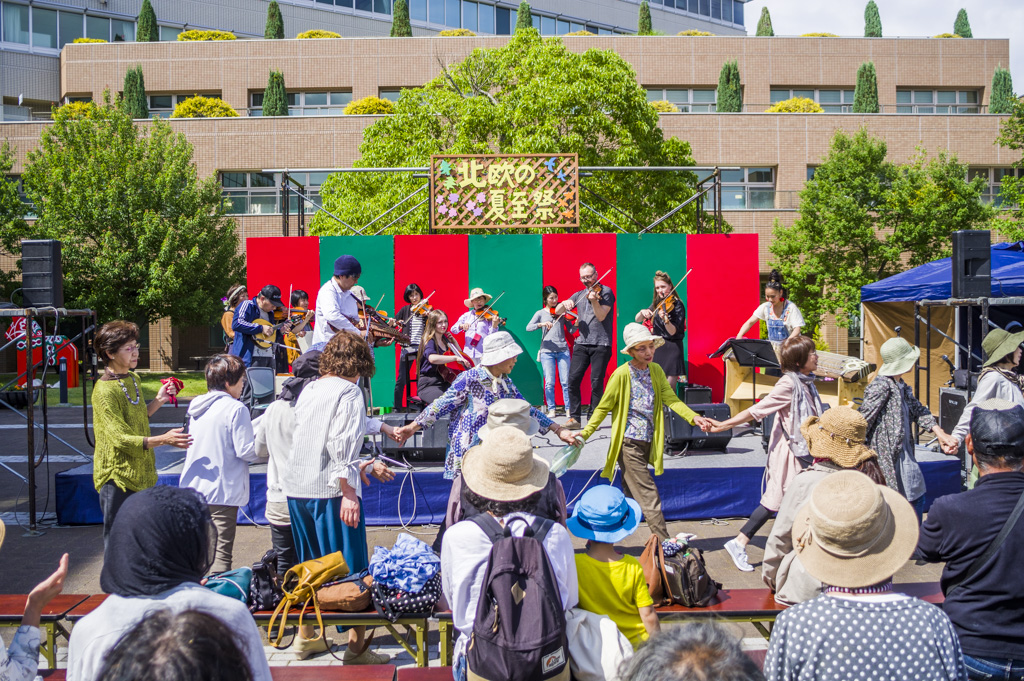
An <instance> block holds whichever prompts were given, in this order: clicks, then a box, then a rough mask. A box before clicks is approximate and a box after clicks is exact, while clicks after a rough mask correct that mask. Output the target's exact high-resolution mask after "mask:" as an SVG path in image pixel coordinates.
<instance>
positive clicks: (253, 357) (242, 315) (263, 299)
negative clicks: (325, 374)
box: [230, 284, 291, 404]
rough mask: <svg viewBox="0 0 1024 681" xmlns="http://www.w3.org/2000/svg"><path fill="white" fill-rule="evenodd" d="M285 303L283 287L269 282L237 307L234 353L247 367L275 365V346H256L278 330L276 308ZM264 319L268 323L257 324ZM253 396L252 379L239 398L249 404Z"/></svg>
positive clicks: (286, 331)
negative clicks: (282, 299) (275, 326)
mask: <svg viewBox="0 0 1024 681" xmlns="http://www.w3.org/2000/svg"><path fill="white" fill-rule="evenodd" d="M283 307H284V303H283V302H281V289H279V288H278V287H276V286H274V285H273V284H267V285H266V286H264V287H263V288H262V289H260V292H259V293H257V294H256V295H255V296H254V297H253V298H251V299H249V300H245V301H243V302H242V303H241V304H240V305H239V306H238V308H237V309H236V310H235V317H234V319H233V320H232V322H231V328H232V329H234V331H235V340H234V341H233V342H232V343H231V353H230V354H232V355H235V356H236V357H238V358H240V359H241V360H242V363H243V364H245V366H246V368H249V367H271V368H273V366H274V346H273V345H268V347H265V348H261V347H260V346H258V345H256V339H257V338H259V339H260V340H264V341H270V340H271V339H272V338H273V337H274V334H275V333H276V331H275V330H274V327H273V319H274V318H273V314H274V310H277V309H279V308H283ZM257 319H262V320H264V321H265V322H266V324H265V325H264V324H257V323H256V321H255V320H257ZM281 331H282V332H283V333H288V332H289V331H291V325H289V324H287V323H285V324H284V326H282V327H281ZM251 395H252V387H251V386H250V385H249V381H248V380H247V381H246V382H245V387H244V388H242V394H241V396H240V397H239V400H240V401H241V402H242V404H248V403H249V397H250V396H251Z"/></svg>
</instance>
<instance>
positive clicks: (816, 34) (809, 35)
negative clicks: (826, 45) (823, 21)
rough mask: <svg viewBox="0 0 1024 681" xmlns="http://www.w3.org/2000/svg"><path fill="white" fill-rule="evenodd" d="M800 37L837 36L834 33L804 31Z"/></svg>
mask: <svg viewBox="0 0 1024 681" xmlns="http://www.w3.org/2000/svg"><path fill="white" fill-rule="evenodd" d="M800 37H802V38H838V37H839V36H837V35H836V34H835V33H804V34H803V35H801V36H800Z"/></svg>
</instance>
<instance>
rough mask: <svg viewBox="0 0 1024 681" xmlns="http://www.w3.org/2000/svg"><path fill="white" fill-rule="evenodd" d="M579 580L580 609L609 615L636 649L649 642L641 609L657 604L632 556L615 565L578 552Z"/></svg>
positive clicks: (640, 568)
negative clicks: (644, 642)
mask: <svg viewBox="0 0 1024 681" xmlns="http://www.w3.org/2000/svg"><path fill="white" fill-rule="evenodd" d="M576 578H577V581H578V583H579V593H580V605H579V607H581V608H583V609H584V610H589V611H590V612H594V613H597V614H599V615H608V617H610V618H611V619H612V621H613V622H615V625H616V626H617V627H618V628H619V631H621V632H622V633H623V635H624V636H625V637H626V638H628V639H629V642H630V643H632V644H633V647H634V648H636V647H637V646H638V645H640V644H641V643H642V642H643V641H646V640H647V629H645V628H644V623H643V620H641V619H640V608H643V607H646V606H648V605H654V601H653V600H652V599H651V594H650V592H649V591H648V590H647V580H645V579H644V569H643V568H642V567H640V561H638V560H637V559H636V558H634V557H633V556H623V557H622V558H621V559H620V560H617V561H615V562H614V563H605V562H601V561H597V560H594V559H593V558H591V557H590V556H588V555H587V554H586V553H577V554H576Z"/></svg>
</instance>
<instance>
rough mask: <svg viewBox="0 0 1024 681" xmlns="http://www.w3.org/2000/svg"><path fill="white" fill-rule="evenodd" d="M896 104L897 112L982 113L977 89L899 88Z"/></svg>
mask: <svg viewBox="0 0 1024 681" xmlns="http://www.w3.org/2000/svg"><path fill="white" fill-rule="evenodd" d="M896 104H897V106H896V113H915V114H976V113H981V109H980V107H979V106H978V91H977V90H897V91H896Z"/></svg>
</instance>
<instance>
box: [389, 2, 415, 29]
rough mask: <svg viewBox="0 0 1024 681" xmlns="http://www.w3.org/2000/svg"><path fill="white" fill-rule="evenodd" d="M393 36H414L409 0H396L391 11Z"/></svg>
mask: <svg viewBox="0 0 1024 681" xmlns="http://www.w3.org/2000/svg"><path fill="white" fill-rule="evenodd" d="M391 37H392V38H411V37H412V24H411V23H410V22H409V3H408V2H407V0H395V6H394V8H393V9H392V12H391Z"/></svg>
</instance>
